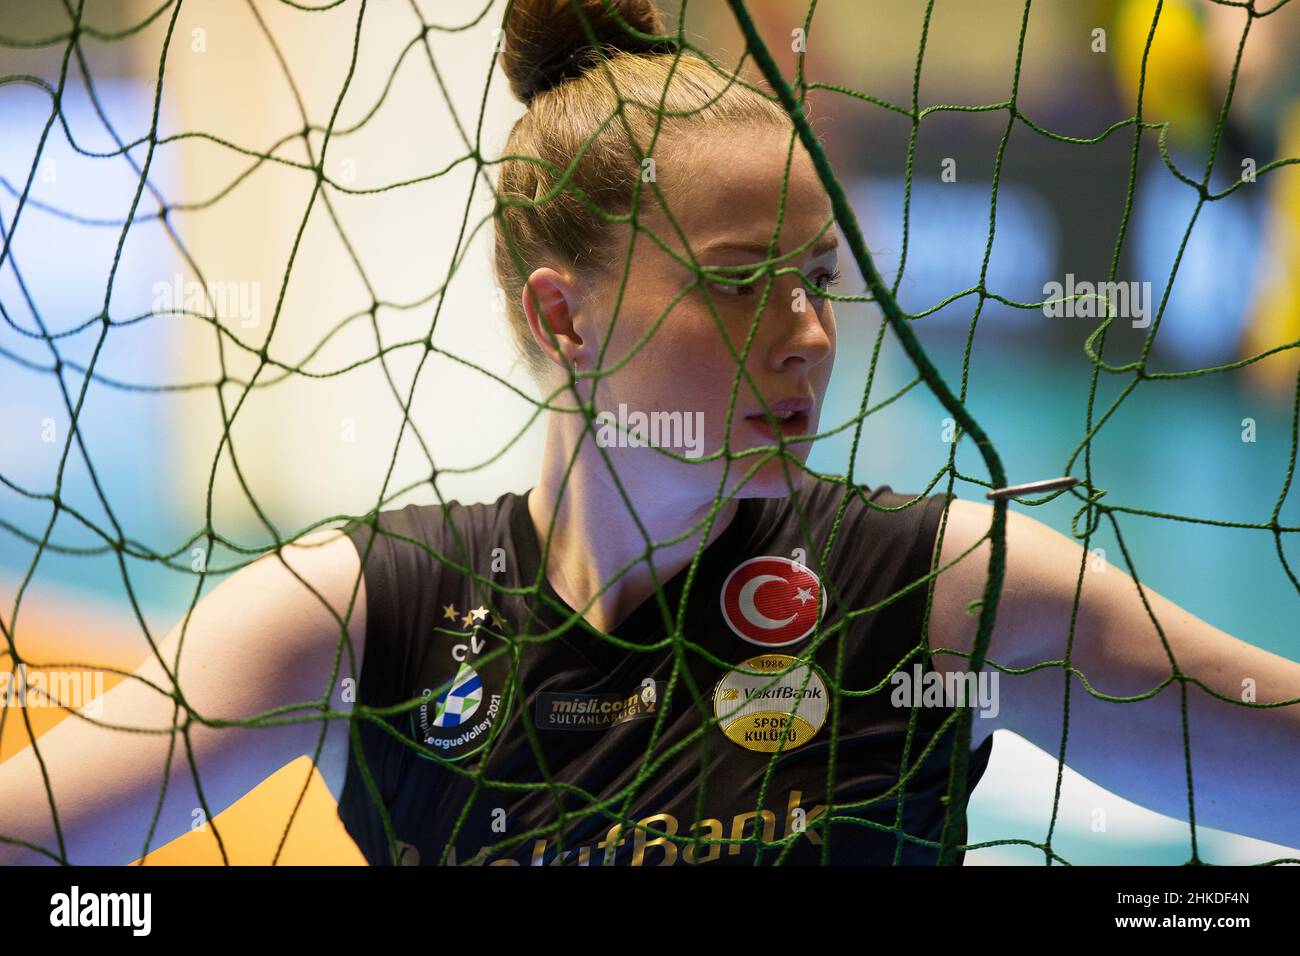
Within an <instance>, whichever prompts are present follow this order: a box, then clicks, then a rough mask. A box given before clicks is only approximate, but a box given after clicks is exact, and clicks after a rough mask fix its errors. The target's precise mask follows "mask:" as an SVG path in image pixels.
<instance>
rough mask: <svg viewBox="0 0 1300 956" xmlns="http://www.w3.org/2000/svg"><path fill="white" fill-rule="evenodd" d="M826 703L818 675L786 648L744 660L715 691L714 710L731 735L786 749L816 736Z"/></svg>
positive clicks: (767, 748) (754, 746)
mask: <svg viewBox="0 0 1300 956" xmlns="http://www.w3.org/2000/svg"><path fill="white" fill-rule="evenodd" d="M787 668H788V670H787ZM743 671H750V672H751V673H743ZM783 671H784V673H782V672H783ZM828 708H829V701H828V700H827V695H826V684H825V683H824V682H823V681H822V679H821V677H820V675H818V673H817V672H816V671H810V670H809V668H808V666H807V665H806V664H799V663H798V661H797V660H796V659H795V658H793V657H790V656H789V655H786V654H760V655H758V656H757V657H751V658H750V659H749V660H747V661H742V662H741V663H740V664H738V665H737V669H736V670H732V671H728V672H727V675H726V676H725V677H723V678H722V680H720V681H718V686H717V687H716V688H715V689H714V691H713V716H714V717H716V718H717V720H718V727H719V729H721V730H722V732H723V734H724V735H726V737H727V739H728V740H730V741H731V742H732V743H735V744H739V745H740V746H742V747H744V748H745V749H746V750H754V751H757V752H759V753H765V754H770V753H775V752H776V749H777V747H780V748H781V751H782V753H785V752H787V751H790V750H794V749H795V748H796V747H802V746H803V745H804V744H806V743H807V742H808V741H810V740H812V738H813V737H814V736H816V734H817V731H819V730H821V728H822V724H824V723H825V722H826V712H827V709H828ZM783 741H784V742H783Z"/></svg>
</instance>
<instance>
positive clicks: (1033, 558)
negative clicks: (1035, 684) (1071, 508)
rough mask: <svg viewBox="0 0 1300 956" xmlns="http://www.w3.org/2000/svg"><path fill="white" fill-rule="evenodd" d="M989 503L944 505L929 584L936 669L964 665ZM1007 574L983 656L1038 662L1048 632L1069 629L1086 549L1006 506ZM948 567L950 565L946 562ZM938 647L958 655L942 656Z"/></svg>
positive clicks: (985, 556) (987, 545) (979, 589)
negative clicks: (943, 522)
mask: <svg viewBox="0 0 1300 956" xmlns="http://www.w3.org/2000/svg"><path fill="white" fill-rule="evenodd" d="M992 525H993V506H992V505H990V504H985V503H983V502H979V501H969V500H966V499H963V498H957V499H954V500H953V501H952V503H951V504H950V505H949V508H948V516H947V523H946V526H945V527H944V529H943V535H942V542H940V541H939V537H938V536H936V541H935V546H936V549H937V550H938V551H939V555H938V564H937V566H938V568H939V569H940V573H939V575H938V576H937V577H936V579H935V584H934V605H933V610H932V612H931V619H930V634H929V640H930V647H931V648H932V649H933V650H935V652H936V653H935V656H934V666H935V668H936V669H937V670H939V671H941V672H945V673H948V672H956V671H963V670H965V669H966V667H967V664H968V661H969V657H970V654H971V651H972V650H973V648H974V642H975V632H976V629H977V627H978V624H979V607H978V605H974V606H973V605H972V602H977V601H980V600H981V599H982V598H983V595H984V587H985V584H986V583H987V581H988V567H989V555H990V553H991V551H992V543H991V539H990V534H991V529H992ZM1006 542H1007V552H1006V571H1005V575H1004V578H1003V583H1002V590H1001V594H1000V596H999V600H998V610H997V618H996V621H995V623H994V627H993V633H992V635H991V638H990V642H989V647H988V650H987V652H986V654H985V659H986V661H989V662H995V663H997V664H1000V665H1002V666H1004V667H1023V666H1026V664H1027V663H1029V662H1030V661H1032V660H1041V659H1042V656H1041V653H1040V651H1041V649H1042V647H1043V646H1044V644H1045V639H1046V637H1047V636H1048V635H1049V634H1051V633H1054V632H1055V631H1058V630H1059V631H1062V632H1064V631H1065V630H1066V629H1068V626H1069V613H1070V605H1071V603H1072V600H1073V596H1074V583H1075V581H1076V580H1077V577H1078V574H1079V571H1080V568H1081V562H1082V560H1083V558H1084V551H1083V548H1082V547H1080V546H1079V545H1078V544H1077V543H1076V542H1074V541H1072V540H1071V539H1070V538H1067V537H1066V536H1065V535H1063V534H1061V533H1060V532H1059V531H1057V530H1055V529H1054V528H1051V527H1049V526H1047V525H1045V524H1043V523H1042V522H1041V521H1038V520H1037V519H1036V518H1032V517H1030V516H1029V515H1026V514H1023V513H1021V512H1018V511H1013V510H1011V509H1008V510H1007V520H1006ZM949 565H951V566H949ZM941 648H945V649H948V650H950V651H954V652H957V653H940V652H939V650H940V649H941Z"/></svg>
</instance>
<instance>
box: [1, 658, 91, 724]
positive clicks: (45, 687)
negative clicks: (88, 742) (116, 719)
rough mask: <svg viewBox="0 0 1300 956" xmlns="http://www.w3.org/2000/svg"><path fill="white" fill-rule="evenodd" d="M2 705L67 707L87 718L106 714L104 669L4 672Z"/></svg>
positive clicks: (20, 668)
mask: <svg viewBox="0 0 1300 956" xmlns="http://www.w3.org/2000/svg"><path fill="white" fill-rule="evenodd" d="M0 707H63V708H66V709H68V710H75V711H78V712H79V713H81V714H82V715H84V716H86V717H102V716H103V714H104V672H103V671H93V670H82V671H64V670H43V669H36V668H33V669H30V670H29V669H28V667H27V665H26V664H19V665H17V666H16V667H15V668H14V669H13V670H12V671H8V670H4V671H0Z"/></svg>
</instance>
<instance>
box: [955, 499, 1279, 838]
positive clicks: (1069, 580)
mask: <svg viewBox="0 0 1300 956" xmlns="http://www.w3.org/2000/svg"><path fill="white" fill-rule="evenodd" d="M992 514H993V509H992V506H990V505H985V504H982V503H979V502H972V501H965V500H961V499H958V500H956V501H954V502H953V505H952V506H951V508H950V509H949V517H948V527H947V530H946V532H945V535H944V543H943V553H942V554H941V556H940V564H941V565H942V564H944V563H947V562H948V561H951V560H953V559H955V558H956V557H957V556H958V555H959V554H960V553H961V552H962V551H963V550H965V549H967V548H969V547H970V546H971V545H972V544H973V543H974V542H975V541H977V540H979V539H980V538H981V537H982V536H983V535H985V534H986V533H987V532H988V529H989V525H990V523H991V521H992ZM988 555H989V542H988V541H984V542H982V543H981V544H980V546H979V547H978V548H976V549H975V550H974V551H973V552H972V553H971V554H969V555H967V556H966V558H964V559H963V560H962V561H960V562H959V563H958V564H957V565H955V566H954V567H952V568H950V569H949V570H947V571H945V572H943V573H942V574H941V575H940V576H939V578H938V579H937V580H936V582H935V595H934V601H935V607H934V611H933V617H932V622H931V623H932V626H931V634H930V643H931V646H932V647H933V648H936V649H937V648H939V647H948V648H953V649H956V650H960V651H964V652H966V653H967V654H969V652H970V650H971V646H972V644H973V640H974V634H975V624H976V615H975V614H973V613H970V614H968V613H967V611H966V606H967V604H968V603H969V602H970V601H972V600H974V599H977V598H979V597H980V596H981V594H982V592H983V588H984V581H985V577H986V575H987V566H988ZM1085 559H1086V563H1085ZM1081 566H1082V573H1083V586H1082V591H1081V593H1080V600H1079V613H1078V618H1077V622H1076V625H1075V629H1074V638H1073V643H1072V644H1071V645H1070V648H1069V657H1070V666H1071V667H1073V668H1074V669H1075V671H1077V673H1076V674H1075V675H1074V676H1073V677H1071V679H1070V684H1069V721H1068V737H1067V738H1066V749H1065V763H1066V765H1067V766H1069V767H1071V768H1073V769H1074V770H1077V771H1078V772H1079V773H1081V774H1083V775H1084V776H1085V777H1087V778H1089V779H1090V780H1092V781H1094V782H1095V783H1097V784H1100V785H1101V786H1103V787H1105V788H1106V789H1108V790H1111V791H1112V792H1114V793H1117V794H1120V795H1121V796H1124V797H1125V798H1127V799H1129V800H1132V801H1134V802H1135V803H1138V804H1141V805H1143V806H1145V807H1148V808H1149V809H1152V810H1155V811H1157V812H1159V813H1164V814H1167V815H1169V816H1173V817H1177V818H1178V819H1181V820H1187V819H1189V818H1190V817H1189V814H1190V813H1191V812H1192V807H1194V813H1195V819H1196V822H1197V824H1198V825H1201V826H1210V827H1214V828H1216V829H1222V830H1228V831H1231V832H1234V833H1241V834H1245V835H1247V836H1252V837H1256V838H1259V839H1261V840H1269V841H1271V842H1274V843H1280V844H1283V845H1284V846H1292V847H1294V846H1300V703H1290V704H1284V705H1282V706H1276V707H1252V706H1246V705H1245V702H1251V703H1254V704H1276V703H1279V702H1281V701H1296V700H1297V699H1300V663H1296V662H1294V661H1291V660H1288V659H1286V658H1284V657H1279V656H1278V655H1276V654H1271V653H1269V652H1268V651H1265V650H1263V649H1262V648H1258V647H1254V646H1252V645H1250V644H1247V643H1245V642H1244V641H1241V640H1238V639H1237V638H1235V637H1233V636H1232V635H1230V634H1227V633H1225V632H1224V631H1221V630H1219V629H1218V628H1216V627H1213V626H1212V625H1210V624H1207V623H1206V622H1205V621H1202V620H1200V619H1199V618H1197V617H1196V616H1194V615H1192V614H1190V613H1188V612H1187V611H1185V610H1184V609H1183V608H1181V607H1179V606H1178V605H1177V604H1174V603H1173V602H1172V601H1169V600H1167V599H1165V598H1164V597H1162V596H1161V595H1159V594H1157V593H1156V592H1154V591H1153V590H1151V588H1150V587H1148V586H1146V585H1145V584H1144V585H1142V587H1141V592H1140V593H1139V589H1138V585H1137V583H1136V582H1135V581H1134V580H1133V579H1132V578H1131V577H1130V576H1129V575H1127V574H1125V573H1124V572H1123V571H1122V570H1120V569H1119V568H1118V567H1116V566H1114V565H1111V564H1108V563H1107V562H1105V561H1104V560H1102V559H1101V558H1100V557H1098V556H1097V555H1095V554H1087V553H1085V552H1084V550H1083V548H1082V547H1081V546H1080V545H1079V544H1078V543H1076V542H1075V541H1073V540H1071V539H1070V538H1068V537H1066V536H1065V535H1062V534H1060V533H1059V532H1057V531H1055V530H1054V529H1052V528H1049V527H1047V526H1046V525H1044V524H1042V523H1041V522H1039V521H1036V520H1035V519H1033V518H1030V517H1028V516H1027V515H1024V514H1021V513H1019V512H1013V511H1008V517H1007V570H1006V578H1005V581H1004V587H1003V591H1002V596H1001V599H1000V601H999V604H998V613H997V622H996V625H995V627H994V631H993V637H992V641H991V643H990V647H989V652H988V654H987V657H988V659H989V660H993V661H996V662H997V663H999V664H1002V665H1003V666H1006V667H1013V668H1017V669H1021V668H1028V667H1033V666H1034V665H1042V664H1043V663H1044V662H1048V663H1049V666H1047V667H1040V668H1039V669H1036V670H1032V671H1030V672H1029V673H1025V674H1016V675H1012V674H1006V673H1001V674H999V678H998V685H999V698H1000V700H999V712H998V716H997V718H996V726H998V727H1004V728H1006V729H1008V730H1011V731H1012V732H1014V733H1016V734H1018V735H1020V736H1021V737H1024V738H1025V739H1027V740H1029V741H1030V742H1031V743H1033V744H1035V745H1036V746H1038V747H1040V748H1042V749H1043V750H1045V751H1047V752H1048V753H1049V754H1053V755H1055V754H1059V753H1060V751H1061V743H1062V729H1063V724H1064V723H1065V722H1064V720H1063V717H1064V715H1065V704H1066V697H1065V689H1066V681H1065V676H1064V675H1065V670H1064V669H1063V666H1062V665H1063V662H1064V660H1065V657H1066V650H1067V642H1068V638H1069V629H1070V616H1071V610H1072V607H1073V604H1074V600H1075V590H1076V585H1077V584H1078V580H1079V575H1080V570H1081ZM1210 583H1211V582H1206V585H1207V586H1209V584H1210ZM1144 602H1145V603H1144ZM1148 607H1149V608H1150V612H1148V610H1147V608H1148ZM1152 615H1154V617H1155V620H1156V621H1157V622H1159V630H1157V628H1156V626H1155V624H1154V623H1153V622H1152ZM1161 632H1163V637H1164V640H1163V641H1162V639H1161ZM1297 633H1300V628H1297ZM1166 644H1167V645H1168V649H1166ZM935 660H936V667H937V668H939V669H941V670H953V669H960V668H961V667H964V666H966V658H960V659H959V658H958V657H956V656H954V655H938V656H936V658H935ZM940 662H943V663H940ZM1051 662H1057V663H1056V664H1055V666H1051ZM1175 662H1176V664H1177V669H1178V671H1180V672H1181V673H1182V674H1184V675H1187V676H1188V677H1190V678H1196V679H1197V680H1199V681H1200V682H1201V683H1202V684H1204V685H1205V686H1206V687H1209V688H1210V689H1212V690H1214V691H1216V692H1217V693H1219V694H1222V695H1223V696H1224V697H1226V698H1228V699H1229V700H1228V701H1222V700H1219V699H1218V698H1216V697H1213V696H1211V695H1210V694H1208V693H1206V692H1205V691H1204V690H1202V689H1201V687H1199V686H1197V684H1195V683H1193V682H1191V681H1180V680H1178V679H1176V678H1174V673H1175ZM986 667H987V665H986ZM1080 677H1082V678H1083V679H1085V680H1086V681H1087V683H1088V685H1090V686H1091V687H1092V689H1093V690H1095V691H1097V692H1099V693H1103V694H1109V695H1113V696H1120V697H1131V696H1138V695H1143V694H1148V693H1149V692H1150V691H1152V690H1153V689H1155V688H1156V687H1159V686H1160V685H1161V684H1165V686H1164V687H1162V688H1161V689H1160V690H1159V692H1157V693H1156V694H1155V695H1154V696H1151V697H1148V698H1146V699H1145V700H1141V701H1137V702H1132V703H1120V702H1113V701H1107V700H1102V699H1099V698H1097V697H1095V696H1093V694H1091V693H1089V692H1088V690H1087V689H1086V688H1085V686H1084V684H1083V682H1082V681H1081V680H1080ZM1184 696H1185V699H1186V714H1187V726H1186V735H1187V740H1188V741H1189V742H1190V747H1185V746H1184V726H1183V710H1184V707H1183V701H1184ZM1239 701H1240V702H1241V703H1238V702H1239ZM1189 778H1190V783H1191V792H1192V795H1193V797H1194V803H1193V804H1191V805H1190V806H1189V800H1188V790H1189Z"/></svg>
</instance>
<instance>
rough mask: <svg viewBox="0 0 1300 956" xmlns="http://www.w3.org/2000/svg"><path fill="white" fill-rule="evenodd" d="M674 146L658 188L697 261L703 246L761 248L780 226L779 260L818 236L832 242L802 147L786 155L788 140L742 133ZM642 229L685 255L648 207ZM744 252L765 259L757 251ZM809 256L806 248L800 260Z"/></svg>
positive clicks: (782, 135) (824, 201)
mask: <svg viewBox="0 0 1300 956" xmlns="http://www.w3.org/2000/svg"><path fill="white" fill-rule="evenodd" d="M675 145H677V146H678V147H679V148H677V149H675V150H673V151H672V152H670V153H669V154H668V155H667V156H666V157H665V159H664V160H663V161H661V162H657V163H656V166H657V169H656V181H657V182H658V184H659V188H660V189H661V190H662V192H663V193H664V196H665V198H666V199H667V202H668V208H669V209H670V210H671V212H672V214H673V216H674V218H675V219H676V220H677V223H678V225H679V226H680V227H681V229H682V232H684V233H685V234H686V239H687V241H688V242H689V243H690V245H691V249H692V250H693V251H695V253H696V254H697V255H698V254H700V252H701V247H703V246H706V245H707V246H711V247H718V246H720V245H721V244H722V243H723V242H726V241H734V242H737V243H742V244H743V243H755V242H756V243H760V244H762V245H763V246H766V245H767V243H768V242H769V241H770V240H771V238H772V234H773V232H774V231H775V230H776V224H777V220H778V218H780V220H781V231H780V232H779V233H778V234H777V246H778V248H779V250H780V252H779V253H778V255H780V256H785V255H787V254H788V253H789V252H790V251H791V250H792V249H795V248H798V247H800V246H803V245H806V244H808V243H809V242H810V241H811V240H813V239H814V238H815V237H817V236H818V235H819V234H821V239H822V240H823V241H826V240H829V239H830V237H832V236H834V235H835V228H834V224H833V223H832V224H831V225H830V227H829V228H825V230H824V232H823V227H825V226H826V224H827V223H828V222H829V221H830V218H831V203H830V198H829V197H828V196H827V195H826V190H825V189H824V188H823V187H822V184H821V181H820V180H819V179H818V178H817V173H816V170H815V169H814V168H813V164H812V160H811V159H809V158H808V155H807V153H806V152H805V151H804V149H803V146H802V144H800V143H795V145H794V149H793V155H791V150H790V138H789V134H788V133H786V132H784V131H780V130H775V129H743V130H736V131H732V132H728V133H722V132H718V133H713V134H709V135H708V136H707V137H706V138H705V139H703V140H701V139H699V138H693V139H688V138H686V137H683V138H682V139H681V140H678V141H677V143H676V144H675ZM787 158H788V159H789V173H788V176H789V181H788V185H787V186H786V190H785V196H784V205H785V208H784V214H782V208H781V207H782V190H781V186H782V181H783V180H785V179H786V176H787V169H786V166H787ZM643 195H644V194H643ZM647 221H648V224H649V225H650V226H651V228H653V229H654V230H655V232H656V233H658V235H659V237H660V238H661V239H662V240H663V241H664V242H665V243H666V244H667V245H669V246H670V247H671V248H673V249H674V250H676V251H677V252H678V253H682V252H683V248H682V242H681V238H680V237H679V236H678V235H677V234H676V230H674V229H673V228H672V227H671V225H669V223H668V220H667V219H666V218H665V217H664V216H663V213H662V211H661V210H659V209H658V208H657V207H652V208H651V209H650V210H649V215H648V216H647ZM747 251H749V252H751V253H752V254H755V257H756V258H759V259H761V258H764V253H763V252H762V251H761V250H747ZM810 251H812V247H811V246H809V248H808V250H806V252H805V254H807V252H810Z"/></svg>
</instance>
